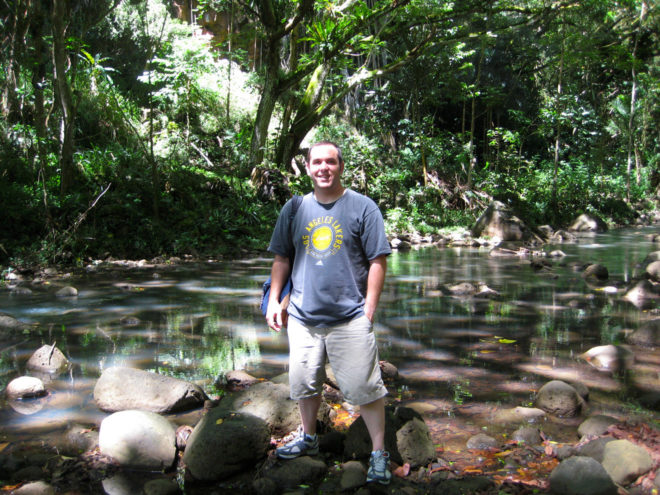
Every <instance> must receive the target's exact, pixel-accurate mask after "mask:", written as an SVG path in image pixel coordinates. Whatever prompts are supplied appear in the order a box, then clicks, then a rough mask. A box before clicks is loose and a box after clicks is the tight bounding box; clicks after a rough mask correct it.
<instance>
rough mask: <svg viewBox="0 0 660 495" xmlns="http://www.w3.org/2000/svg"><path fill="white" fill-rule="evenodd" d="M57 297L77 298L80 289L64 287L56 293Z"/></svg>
mask: <svg viewBox="0 0 660 495" xmlns="http://www.w3.org/2000/svg"><path fill="white" fill-rule="evenodd" d="M55 295H56V296H57V297H77V296H78V289H76V288H75V287H71V286H70V285H67V286H66V287H62V288H61V289H58V290H57V292H55Z"/></svg>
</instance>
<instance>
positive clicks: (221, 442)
mask: <svg viewBox="0 0 660 495" xmlns="http://www.w3.org/2000/svg"><path fill="white" fill-rule="evenodd" d="M269 446H270V429H269V428H268V424H266V422H265V421H264V420H263V419H261V418H258V417H256V416H253V415H251V414H244V413H238V412H229V411H225V410H222V409H220V408H218V407H214V408H212V409H210V410H209V411H208V412H207V413H206V414H205V415H204V416H203V417H202V419H201V421H200V422H199V423H197V425H196V426H195V429H194V430H193V432H192V434H191V435H190V437H189V438H188V442H187V444H186V450H185V452H184V455H183V462H184V464H185V465H186V468H187V470H188V472H189V474H190V475H191V476H192V478H193V479H195V480H198V481H217V480H222V479H226V478H228V477H230V476H232V475H234V474H236V473H238V472H241V471H242V470H244V469H249V468H252V467H254V465H255V464H256V463H257V462H258V461H259V460H260V459H262V458H263V457H265V455H266V452H267V450H268V448H269Z"/></svg>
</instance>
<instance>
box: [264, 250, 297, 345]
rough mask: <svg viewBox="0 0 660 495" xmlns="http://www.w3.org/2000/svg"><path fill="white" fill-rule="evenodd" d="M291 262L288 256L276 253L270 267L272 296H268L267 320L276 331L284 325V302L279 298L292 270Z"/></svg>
mask: <svg viewBox="0 0 660 495" xmlns="http://www.w3.org/2000/svg"><path fill="white" fill-rule="evenodd" d="M290 264H291V262H290V261H289V258H288V257H286V256H280V255H279V254H276V255H275V259H274V260H273V266H272V267H271V269H270V297H269V298H268V309H267V310H266V322H267V323H268V326H269V327H270V328H272V329H273V330H275V331H276V332H279V331H280V330H281V329H282V325H284V315H283V312H282V304H280V302H279V299H280V293H281V292H282V289H283V288H284V284H286V279H287V277H288V276H289V272H290V270H291V267H290Z"/></svg>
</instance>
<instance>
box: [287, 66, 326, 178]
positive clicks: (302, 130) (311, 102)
mask: <svg viewBox="0 0 660 495" xmlns="http://www.w3.org/2000/svg"><path fill="white" fill-rule="evenodd" d="M329 73H330V66H329V65H328V64H325V63H324V64H321V65H319V66H318V67H316V70H315V71H314V74H312V77H311V79H310V81H309V84H308V85H307V89H306V90H305V94H304V95H303V97H302V99H301V101H300V105H299V106H298V109H297V111H296V116H295V118H294V119H293V122H292V123H291V126H290V127H289V130H288V132H287V133H286V135H283V138H282V139H281V140H280V143H279V146H278V149H277V154H276V162H277V163H279V164H287V165H288V164H290V163H291V160H292V159H293V157H294V155H295V153H296V151H297V149H298V147H299V146H300V143H302V140H303V139H304V138H305V135H306V134H307V133H308V132H309V130H310V129H311V128H312V127H314V125H316V124H317V123H318V121H319V120H320V118H321V110H320V109H319V102H320V100H321V96H322V90H323V85H324V83H325V80H326V78H327V77H328V74H329Z"/></svg>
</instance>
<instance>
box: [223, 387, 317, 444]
mask: <svg viewBox="0 0 660 495" xmlns="http://www.w3.org/2000/svg"><path fill="white" fill-rule="evenodd" d="M289 393H290V389H289V386H288V385H285V384H283V383H273V382H270V381H266V382H261V383H257V384H255V385H252V386H251V387H249V388H247V389H245V390H241V391H237V392H233V393H229V394H227V395H226V396H225V397H223V398H222V401H220V404H219V405H218V409H220V410H221V411H225V412H232V411H235V412H240V413H245V414H250V415H253V416H256V417H258V418H261V419H263V420H264V421H265V422H266V423H267V424H268V427H269V428H270V431H271V433H272V434H273V435H276V436H284V435H286V434H288V433H290V432H291V431H293V430H295V429H296V428H297V427H298V425H299V424H300V409H299V407H298V401H294V400H291V398H290V397H289ZM318 421H320V422H321V424H323V425H326V426H327V425H329V424H330V406H328V404H327V403H326V402H325V401H323V402H321V407H320V408H319V414H318Z"/></svg>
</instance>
